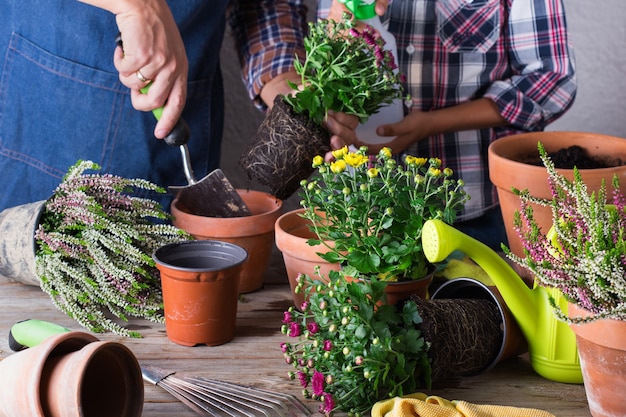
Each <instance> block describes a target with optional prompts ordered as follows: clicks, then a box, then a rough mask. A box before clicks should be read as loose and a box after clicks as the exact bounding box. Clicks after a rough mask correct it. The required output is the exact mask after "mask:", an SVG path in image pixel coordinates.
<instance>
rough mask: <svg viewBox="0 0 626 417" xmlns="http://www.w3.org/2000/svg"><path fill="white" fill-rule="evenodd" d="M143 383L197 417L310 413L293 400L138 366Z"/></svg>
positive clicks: (280, 416)
mask: <svg viewBox="0 0 626 417" xmlns="http://www.w3.org/2000/svg"><path fill="white" fill-rule="evenodd" d="M141 374H142V375H143V379H144V381H146V382H149V383H151V384H154V385H157V386H159V387H161V388H163V389H165V390H166V391H167V392H169V393H170V394H172V395H173V396H174V397H176V398H177V399H178V400H180V401H181V402H182V403H183V404H185V405H187V406H188V407H189V408H190V409H192V410H194V411H195V412H196V413H198V414H199V415H201V416H216V417H223V416H232V417H261V416H265V417H300V416H310V415H311V411H310V410H309V409H308V408H307V407H306V406H305V405H304V404H303V403H302V402H301V401H299V400H298V399H297V398H296V397H294V396H293V395H290V394H282V393H278V392H272V391H267V390H263V389H260V388H253V387H247V386H243V385H238V384H233V383H230V382H224V381H216V380H212V379H206V378H200V377H191V376H183V377H174V376H173V375H174V374H175V372H169V371H166V370H163V369H160V368H157V367H152V366H145V365H142V366H141Z"/></svg>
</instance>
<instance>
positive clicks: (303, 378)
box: [298, 371, 309, 388]
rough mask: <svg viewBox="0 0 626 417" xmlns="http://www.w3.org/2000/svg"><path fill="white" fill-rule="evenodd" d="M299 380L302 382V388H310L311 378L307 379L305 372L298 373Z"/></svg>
mask: <svg viewBox="0 0 626 417" xmlns="http://www.w3.org/2000/svg"><path fill="white" fill-rule="evenodd" d="M298 380H299V381H300V385H302V388H306V387H308V386H309V378H307V376H306V374H305V373H304V372H302V371H298Z"/></svg>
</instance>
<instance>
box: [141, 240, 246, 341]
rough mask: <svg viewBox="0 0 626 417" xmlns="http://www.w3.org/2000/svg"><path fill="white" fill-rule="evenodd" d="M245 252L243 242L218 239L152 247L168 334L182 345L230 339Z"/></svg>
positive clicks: (234, 321)
mask: <svg viewBox="0 0 626 417" xmlns="http://www.w3.org/2000/svg"><path fill="white" fill-rule="evenodd" d="M247 256H248V255H247V253H246V250H245V249H243V248H242V247H240V246H237V245H235V244H232V243H229V242H221V241H217V240H194V241H187V242H181V243H171V244H168V245H165V246H162V247H160V248H159V249H157V250H156V251H155V252H154V255H153V258H154V260H155V261H156V263H157V268H158V269H159V271H160V275H161V283H162V287H163V308H164V312H165V331H166V334H167V337H168V339H170V340H171V341H173V342H174V343H177V344H179V345H183V346H195V345H197V344H206V345H209V346H216V345H221V344H224V343H226V342H229V341H230V340H232V339H233V337H234V336H235V327H236V321H237V301H238V297H239V274H240V273H241V270H242V268H243V263H244V262H245V260H246V259H247Z"/></svg>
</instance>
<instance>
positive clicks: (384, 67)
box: [285, 14, 402, 125]
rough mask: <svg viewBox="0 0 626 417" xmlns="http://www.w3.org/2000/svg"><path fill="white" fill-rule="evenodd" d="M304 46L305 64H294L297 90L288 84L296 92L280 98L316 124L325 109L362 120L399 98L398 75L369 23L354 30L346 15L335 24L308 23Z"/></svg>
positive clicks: (380, 39)
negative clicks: (283, 98)
mask: <svg viewBox="0 0 626 417" xmlns="http://www.w3.org/2000/svg"><path fill="white" fill-rule="evenodd" d="M304 47H305V51H306V56H305V57H304V61H303V62H301V61H299V60H296V62H295V64H294V67H295V70H296V72H297V73H298V74H299V75H300V77H301V81H300V82H301V86H297V85H296V84H295V83H292V82H289V85H290V86H291V88H293V89H294V90H295V91H297V93H295V94H293V95H289V96H285V100H286V101H287V102H288V103H289V104H290V105H291V107H292V108H293V109H294V110H295V111H296V112H297V113H303V112H305V113H306V114H307V115H308V116H309V117H310V118H311V119H312V120H313V121H314V122H315V123H317V124H319V125H321V124H322V122H323V121H324V119H325V118H326V116H327V113H328V111H329V110H333V111H335V112H342V113H347V114H351V115H355V116H357V117H358V118H359V120H360V121H361V122H365V121H367V119H368V117H369V116H370V115H371V114H373V113H376V112H377V111H378V109H379V108H380V107H381V106H382V105H384V104H389V103H391V102H393V100H394V99H397V98H401V97H402V87H401V75H399V73H398V71H397V64H396V62H395V61H394V57H393V54H392V53H391V52H389V51H388V50H385V48H384V47H385V41H384V39H382V38H381V37H380V35H379V34H378V32H376V30H375V29H373V28H372V27H371V26H369V25H367V26H366V27H365V28H364V29H363V30H362V31H360V30H358V29H357V28H356V27H354V22H353V21H352V20H351V19H350V15H348V14H344V16H343V19H342V20H341V21H339V22H335V21H334V20H330V19H322V20H319V21H318V22H315V23H313V22H311V23H309V34H308V36H307V37H306V38H305V39H304Z"/></svg>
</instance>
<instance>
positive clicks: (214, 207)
mask: <svg viewBox="0 0 626 417" xmlns="http://www.w3.org/2000/svg"><path fill="white" fill-rule="evenodd" d="M116 42H117V44H118V45H119V46H120V47H122V36H121V34H118V35H117V38H116ZM149 89H150V84H148V85H146V86H145V87H144V88H142V89H141V92H142V93H144V94H146V93H147V92H148V90H149ZM162 113H163V107H159V108H157V109H154V110H152V114H154V117H155V118H156V119H157V120H159V119H160V118H161V114H162ZM190 137H191V130H190V129H189V126H188V125H187V123H186V122H185V120H184V119H183V118H182V117H181V118H180V119H178V122H177V123H176V126H174V129H172V131H171V132H170V133H169V134H168V135H167V136H166V137H165V138H164V139H163V140H164V141H165V143H167V144H168V145H170V146H178V147H179V148H180V152H181V154H182V158H183V168H184V171H185V176H186V177H187V182H188V185H186V186H169V187H168V191H169V192H170V193H172V194H174V195H175V196H176V198H177V199H178V202H179V204H180V206H181V207H184V209H185V211H186V212H188V213H190V214H195V215H197V216H205V217H242V216H249V215H251V213H250V210H249V209H248V206H246V203H245V202H244V201H243V200H242V198H241V196H240V195H239V193H237V190H235V188H234V187H233V185H232V184H231V183H230V181H228V178H226V176H225V175H224V173H223V172H222V170H221V169H216V170H214V171H212V172H210V173H209V174H208V175H207V176H206V177H204V178H202V179H201V180H200V181H196V178H195V176H194V173H193V168H192V166H191V157H190V154H189V148H188V147H187V142H188V141H189V138H190Z"/></svg>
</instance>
